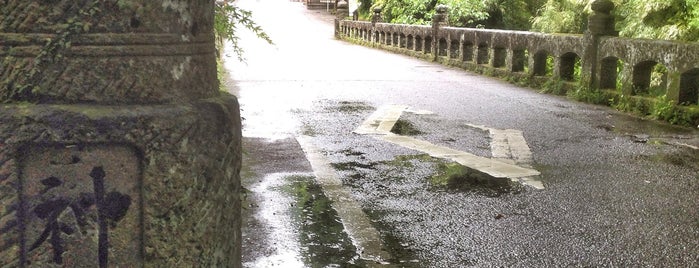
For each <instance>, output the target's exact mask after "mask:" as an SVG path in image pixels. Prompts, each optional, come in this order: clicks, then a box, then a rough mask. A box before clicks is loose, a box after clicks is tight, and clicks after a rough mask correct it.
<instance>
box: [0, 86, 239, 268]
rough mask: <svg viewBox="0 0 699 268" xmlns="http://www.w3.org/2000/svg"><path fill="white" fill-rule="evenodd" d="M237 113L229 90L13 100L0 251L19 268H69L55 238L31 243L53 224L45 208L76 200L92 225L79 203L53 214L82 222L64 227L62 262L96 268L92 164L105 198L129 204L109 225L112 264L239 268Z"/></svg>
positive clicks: (0, 158) (0, 129)
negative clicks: (190, 98)
mask: <svg viewBox="0 0 699 268" xmlns="http://www.w3.org/2000/svg"><path fill="white" fill-rule="evenodd" d="M238 111H239V110H238V105H237V101H236V100H235V98H234V97H232V96H231V97H220V98H214V99H207V100H202V101H199V102H195V103H192V104H190V105H160V106H110V107H105V106H87V105H4V106H3V107H2V109H0V122H2V124H0V141H2V143H0V163H2V164H1V165H0V179H2V180H0V191H1V192H2V193H3V195H2V196H0V212H1V213H0V230H2V231H3V233H2V239H1V240H0V257H2V260H3V261H7V262H8V263H9V264H10V265H11V266H21V265H20V262H21V261H23V262H24V263H25V264H27V265H28V266H36V267H50V266H52V265H54V266H55V265H58V266H60V265H59V264H57V263H56V257H55V255H54V254H55V252H56V250H57V249H56V247H52V246H51V243H49V241H48V240H47V241H44V242H42V243H39V247H36V248H33V246H32V245H33V244H34V243H35V241H37V240H41V239H39V237H40V236H41V233H42V232H44V231H45V228H47V227H46V226H47V225H49V224H47V223H50V222H51V221H50V220H47V219H46V218H42V217H41V216H40V215H37V214H36V213H37V212H44V210H42V209H37V207H40V206H41V204H43V203H46V202H49V201H50V202H53V204H56V203H61V202H64V201H62V200H70V201H71V202H68V203H69V204H72V205H75V207H76V208H81V209H83V211H84V212H85V215H84V216H85V221H86V222H87V223H86V224H85V225H84V226H83V225H81V223H79V221H78V218H80V217H79V216H77V214H76V213H75V212H74V210H73V209H72V208H70V207H69V208H68V209H64V210H62V212H61V213H59V214H60V215H59V217H58V218H56V220H55V221H54V222H57V223H61V224H65V225H66V226H69V227H75V229H80V228H83V229H81V230H80V231H75V232H73V233H72V234H67V233H66V231H65V230H62V233H61V232H59V231H56V233H57V235H58V236H59V237H61V239H62V240H61V243H60V245H61V246H62V247H63V248H62V249H61V252H63V254H62V255H61V256H62V260H61V261H62V264H63V265H69V264H71V263H77V264H80V263H83V264H88V266H95V265H89V264H94V263H95V261H97V260H99V257H100V256H99V253H98V251H95V250H93V249H95V247H98V246H99V242H98V241H97V240H95V239H97V236H96V234H97V233H99V231H97V229H96V228H97V227H95V225H94V224H95V222H98V221H97V220H96V219H95V218H94V217H95V215H97V213H96V210H95V209H96V208H95V207H94V206H95V204H90V202H89V200H88V199H85V198H83V199H81V196H82V197H85V195H89V194H92V195H94V196H96V195H97V194H95V193H94V187H95V186H94V181H95V177H100V176H98V175H95V173H94V172H96V171H94V169H95V168H96V167H102V170H103V171H104V176H102V179H103V181H104V182H105V183H104V189H105V192H104V195H103V196H104V197H105V198H108V199H109V198H111V199H110V200H121V202H122V203H121V204H126V203H127V202H126V201H124V200H126V199H127V198H126V196H128V199H129V200H130V202H128V203H130V204H129V205H128V206H127V207H128V209H126V210H125V211H122V212H123V214H124V215H123V216H121V217H112V218H114V220H109V221H107V222H108V223H110V225H109V226H107V227H108V234H109V243H110V247H109V263H110V264H115V265H117V264H121V265H122V266H140V265H146V266H149V267H150V266H152V267H175V266H181V265H185V266H203V267H213V266H219V267H238V266H240V259H239V256H240V244H239V243H236V241H240V240H239V239H240V218H239V216H238V215H239V211H240V203H239V197H238V195H237V193H238V192H239V190H240V184H239V175H238V174H239V170H240V161H241V159H240V146H241V145H240V138H241V137H240V135H241V134H240V128H239V124H240V121H239V120H240V119H239V112H238ZM40 167H43V168H40ZM85 172H88V174H85ZM91 174H92V175H91ZM52 178H55V179H52ZM20 182H21V183H20ZM91 188H92V189H91ZM83 193H89V194H83ZM117 193H118V194H117ZM81 194H82V195H81ZM19 196H24V198H22V199H21V200H22V202H20V198H19ZM76 200H77V202H74V201H76ZM81 201H83V202H84V203H81ZM50 202H49V203H50ZM116 203H119V202H116ZM49 207H50V206H49ZM124 207H125V206H121V208H122V210H123V208H124ZM117 208H119V206H117ZM141 209H142V211H140V210H141ZM118 211H121V210H118V209H117V212H118ZM139 211H140V212H139ZM116 214H118V215H120V214H119V213H116ZM118 215H117V216H118ZM22 221H25V224H26V225H25V226H24V227H20V226H21V225H20V224H19V223H21V222H22ZM112 223H113V224H114V225H111V224H112ZM141 224H142V227H140V226H141ZM49 230H52V231H53V229H50V228H49ZM79 234H80V235H79ZM81 235H83V236H84V235H87V236H90V235H92V237H93V239H92V240H90V239H86V238H85V237H82V239H80V237H79V236H81ZM72 261H75V262H72ZM90 261H92V262H90ZM26 262H31V263H26ZM69 266H71V265H69Z"/></svg>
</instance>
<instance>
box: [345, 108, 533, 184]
mask: <svg viewBox="0 0 699 268" xmlns="http://www.w3.org/2000/svg"><path fill="white" fill-rule="evenodd" d="M407 109H408V107H407V106H405V105H387V106H383V107H381V108H379V109H378V110H376V112H374V113H373V114H372V115H371V116H369V118H368V119H367V120H366V121H364V123H362V125H360V126H359V127H358V128H357V129H356V130H355V131H354V132H355V133H357V134H363V135H373V136H374V137H375V138H377V139H380V140H383V141H387V142H391V143H393V144H396V145H400V146H403V147H405V148H409V149H413V150H417V151H421V152H424V153H427V154H429V155H430V156H432V157H437V158H442V159H448V160H451V161H454V162H457V163H459V164H461V165H464V166H466V167H469V168H472V169H476V170H478V171H481V172H483V173H486V174H488V175H491V176H493V177H496V178H509V179H512V180H514V181H521V182H522V183H525V184H527V185H530V186H532V187H534V188H536V189H544V185H543V183H542V182H541V181H539V180H537V179H536V177H537V176H539V175H541V173H540V172H539V171H537V170H535V169H532V168H531V164H532V162H533V161H532V153H531V151H530V149H529V146H528V145H527V142H526V140H525V139H524V136H523V135H522V131H519V130H513V129H506V130H500V129H493V128H488V127H485V126H477V125H469V126H470V127H474V128H479V129H482V130H487V131H488V132H489V133H490V137H491V149H492V155H493V158H487V157H481V156H477V155H474V154H470V153H467V152H462V151H459V150H455V149H451V148H448V147H444V146H439V145H435V144H432V143H430V142H427V141H423V140H418V139H415V138H412V137H407V136H401V135H396V134H393V133H391V128H393V125H394V124H395V123H396V122H397V121H398V119H399V118H400V116H401V114H402V113H403V111H406V110H407ZM428 113H429V112H428V111H419V114H428Z"/></svg>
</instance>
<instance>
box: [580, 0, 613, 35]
mask: <svg viewBox="0 0 699 268" xmlns="http://www.w3.org/2000/svg"><path fill="white" fill-rule="evenodd" d="M591 8H592V10H593V11H594V12H593V14H592V15H590V17H589V18H588V23H587V25H588V32H589V33H590V34H592V35H597V36H602V35H611V36H616V35H618V34H619V33H618V32H617V31H615V29H614V28H615V26H614V16H612V15H611V13H612V10H614V3H612V1H609V0H595V1H594V2H592V6H591Z"/></svg>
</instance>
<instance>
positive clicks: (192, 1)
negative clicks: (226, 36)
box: [0, 0, 219, 105]
mask: <svg viewBox="0 0 699 268" xmlns="http://www.w3.org/2000/svg"><path fill="white" fill-rule="evenodd" d="M0 2H1V1H0ZM4 2H5V3H4V4H2V8H0V40H3V41H2V42H0V59H2V60H3V67H0V102H5V103H12V102H23V101H28V102H31V103H56V104H76V103H86V104H108V105H113V104H153V103H182V102H190V101H195V100H199V99H204V98H210V97H215V96H218V95H219V92H218V80H217V78H216V62H215V60H216V50H215V46H214V40H213V39H214V37H213V34H212V33H213V14H214V1H199V0H178V1H172V0H128V1H75V0H52V1H45V0H21V1H20V0H10V1H4Z"/></svg>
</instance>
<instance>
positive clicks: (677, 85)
mask: <svg viewBox="0 0 699 268" xmlns="http://www.w3.org/2000/svg"><path fill="white" fill-rule="evenodd" d="M440 8H441V10H440ZM612 8H613V5H610V3H609V2H607V1H596V4H593V10H594V11H595V14H594V15H592V16H591V17H590V21H589V25H590V27H589V29H588V31H587V32H586V33H585V34H584V35H573V34H544V33H535V32H525V31H505V30H486V29H473V28H455V27H447V25H446V24H445V23H444V21H447V20H446V18H445V17H446V7H438V9H437V13H436V15H435V19H434V20H433V24H432V26H423V25H401V24H390V23H380V22H379V19H378V18H380V9H377V10H375V14H374V17H375V18H377V19H375V20H374V21H372V22H363V21H349V20H340V21H339V22H338V23H337V24H336V25H337V29H336V34H337V36H338V37H339V38H342V39H349V40H354V41H358V42H362V43H365V44H368V45H371V46H377V47H380V48H383V49H388V50H392V51H396V52H400V53H404V54H409V55H414V56H418V57H422V58H427V59H431V60H435V61H439V62H442V63H446V64H449V65H454V66H460V67H462V68H465V69H469V70H475V71H479V72H481V73H489V74H494V75H498V76H507V77H515V78H526V79H528V81H531V82H535V83H539V85H541V83H544V82H545V81H551V80H553V81H563V82H569V83H564V84H566V85H567V86H568V87H571V86H572V87H577V86H582V88H585V89H603V90H608V91H610V92H612V91H613V92H617V94H620V95H624V96H647V97H657V96H662V95H666V98H667V99H668V100H671V101H672V102H673V103H675V104H679V105H683V106H692V105H697V104H698V102H699V43H687V42H673V41H661V40H644V39H630V38H620V37H616V32H615V31H614V22H613V17H612V16H611V15H610V12H611V9H612ZM660 66H664V68H665V69H664V70H663V68H662V67H660ZM654 69H655V70H662V71H661V72H656V74H654ZM657 73H660V74H661V75H660V77H655V76H657ZM651 91H652V92H651Z"/></svg>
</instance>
